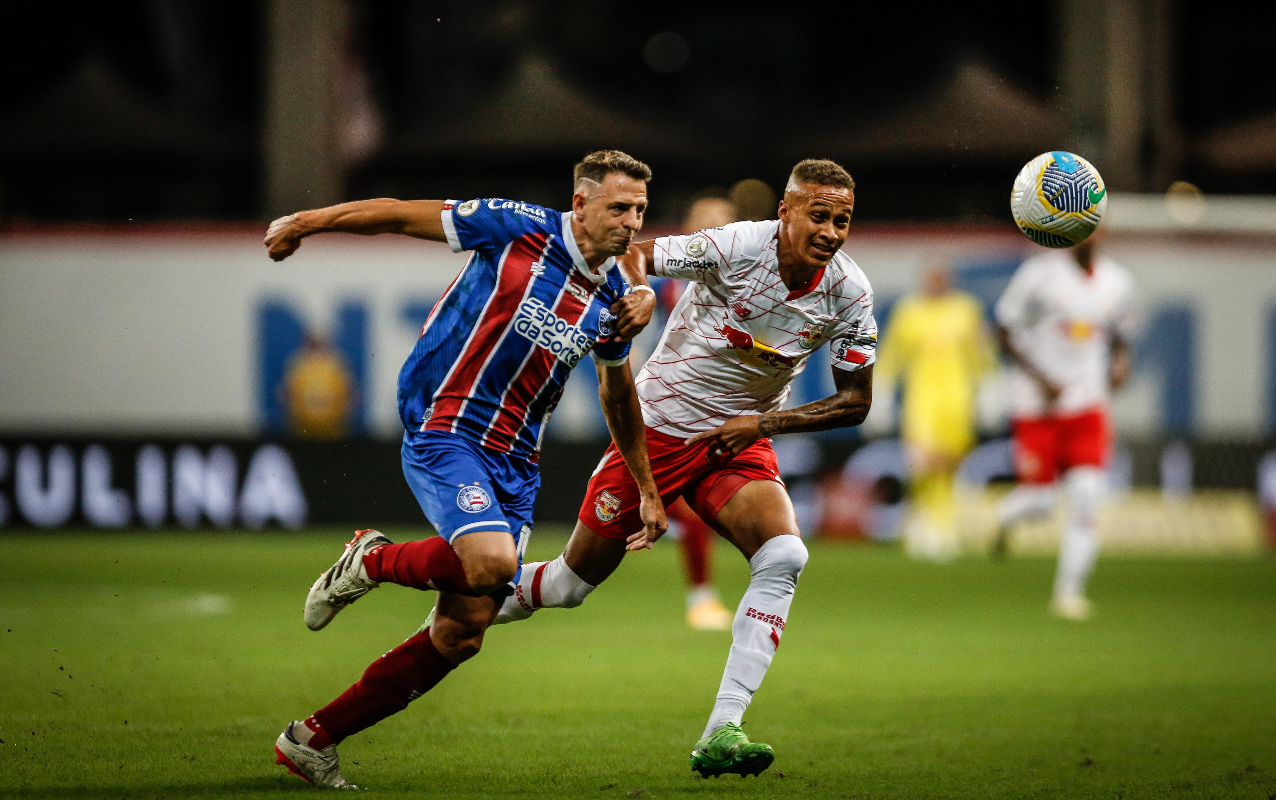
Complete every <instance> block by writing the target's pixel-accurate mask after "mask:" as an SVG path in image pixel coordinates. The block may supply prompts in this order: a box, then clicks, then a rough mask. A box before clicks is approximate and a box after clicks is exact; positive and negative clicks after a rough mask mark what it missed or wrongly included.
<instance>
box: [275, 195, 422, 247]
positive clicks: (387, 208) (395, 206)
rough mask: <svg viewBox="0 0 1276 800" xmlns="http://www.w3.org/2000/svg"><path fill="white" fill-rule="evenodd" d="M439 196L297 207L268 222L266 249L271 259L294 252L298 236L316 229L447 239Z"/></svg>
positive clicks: (365, 234)
mask: <svg viewBox="0 0 1276 800" xmlns="http://www.w3.org/2000/svg"><path fill="white" fill-rule="evenodd" d="M442 215H443V201H442V200H394V199H391V198H388V197H383V198H379V199H376V200H355V201H354V202H352V203H341V204H340V205H335V206H328V207H327V208H315V209H311V210H309V211H298V212H297V213H296V214H289V215H288V216H286V217H280V218H279V219H277V220H275V221H274V222H272V223H270V228H269V229H268V230H267V231H266V239H265V245H266V251H267V253H268V254H269V255H270V257H271V258H272V259H273V260H275V261H283V260H284V259H285V258H287V257H288V256H290V255H292V254H293V253H294V252H296V250H297V248H298V247H300V246H301V240H302V239H304V238H306V237H307V236H313V235H314V234H316V233H357V234H359V235H361V236H373V235H376V234H378V233H401V234H403V235H405V236H414V237H416V238H417V239H430V240H432V241H435V242H445V241H447V235H446V234H445V233H444V232H443V220H442Z"/></svg>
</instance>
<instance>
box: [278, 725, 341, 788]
mask: <svg viewBox="0 0 1276 800" xmlns="http://www.w3.org/2000/svg"><path fill="white" fill-rule="evenodd" d="M297 724H298V723H296V722H289V723H288V727H287V728H284V732H283V733H281V734H279V738H278V739H276V740H275V763H276V764H281V765H283V766H285V767H287V768H288V771H289V772H291V773H292V774H293V775H296V776H297V777H298V778H301V779H302V780H303V781H305V782H306V783H309V784H313V785H315V786H323V787H325V788H329V789H358V788H359V787H358V786H355V785H354V784H353V783H350V782H348V781H347V780H346V779H345V777H343V776H342V774H341V761H340V759H339V758H338V757H337V746H336V745H335V744H334V745H332V746H331V747H326V748H324V749H323V750H315V749H314V748H313V747H306V746H305V745H304V744H302V743H301V742H299V741H297V737H296V736H294V735H293V732H292V730H293V727H294V726H296V725H297Z"/></svg>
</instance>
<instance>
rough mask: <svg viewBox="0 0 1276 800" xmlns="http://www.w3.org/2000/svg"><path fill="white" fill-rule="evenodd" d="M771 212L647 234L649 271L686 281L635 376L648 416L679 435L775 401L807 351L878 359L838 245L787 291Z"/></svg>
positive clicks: (856, 362)
mask: <svg viewBox="0 0 1276 800" xmlns="http://www.w3.org/2000/svg"><path fill="white" fill-rule="evenodd" d="M779 231H780V223H779V221H778V220H770V221H764V222H736V223H732V224H730V225H725V226H723V227H721V228H714V229H712V230H706V231H700V232H699V233H695V234H690V235H687V236H668V237H664V238H660V239H657V240H656V242H655V260H654V264H653V266H652V269H653V272H654V273H655V274H656V275H658V276H662V277H669V278H685V279H687V280H690V281H692V283H691V284H690V285H689V286H688V287H687V290H686V292H684V293H683V295H682V298H681V299H680V300H679V301H678V304H677V306H675V307H674V309H673V312H672V313H671V314H670V315H669V322H668V324H667V325H666V326H665V331H664V334H663V335H662V336H661V339H660V343H659V344H658V345H657V346H656V351H655V353H653V354H652V356H651V358H650V359H649V360H648V361H647V363H646V364H645V365H644V366H643V368H642V371H641V372H640V373H639V375H638V378H637V381H636V383H637V385H638V396H639V398H640V399H641V401H642V413H643V419H644V420H645V421H646V423H647V425H648V426H650V427H652V428H655V429H656V430H659V431H661V432H663V433H667V434H669V435H671V436H678V437H682V438H686V437H689V436H692V435H694V434H696V433H699V432H701V431H707V430H712V429H713V428H715V427H717V426H718V425H721V424H722V423H723V422H725V421H727V420H728V419H731V418H733V417H738V416H741V415H745V414H764V413H767V412H769V411H776V410H778V409H780V408H781V407H782V406H783V405H784V402H785V400H786V399H787V398H788V396H789V386H790V384H792V383H793V380H794V379H795V378H796V377H797V376H798V375H800V374H801V373H802V370H803V369H804V368H805V366H806V359H807V358H808V357H809V356H810V355H811V354H812V353H814V352H815V351H816V350H817V349H818V348H819V347H820V346H821V345H823V344H824V343H825V342H829V343H831V348H832V361H833V366H834V367H835V368H836V369H843V370H857V369H861V368H863V367H865V366H868V365H869V364H872V363H873V362H874V360H875V359H876V348H877V324H876V323H875V322H874V321H873V291H872V289H871V287H870V286H869V283H868V279H867V278H865V277H864V273H863V272H862V271H861V270H860V268H859V267H858V266H856V264H855V262H854V261H852V260H851V258H850V256H848V255H846V254H845V253H843V252H840V251H839V252H838V253H836V254H835V255H834V256H833V259H832V260H831V261H830V262H829V263H828V265H827V266H826V267H824V268H823V269H821V270H820V271H819V272H818V273H816V275H815V276H814V277H813V278H812V280H811V282H810V283H809V284H808V285H806V286H802V287H799V288H797V289H794V290H790V289H789V288H788V287H786V286H785V285H784V281H783V280H781V278H780V272H779V263H778V261H777V259H776V247H777V245H778V244H779V239H778V238H777V237H778V236H779Z"/></svg>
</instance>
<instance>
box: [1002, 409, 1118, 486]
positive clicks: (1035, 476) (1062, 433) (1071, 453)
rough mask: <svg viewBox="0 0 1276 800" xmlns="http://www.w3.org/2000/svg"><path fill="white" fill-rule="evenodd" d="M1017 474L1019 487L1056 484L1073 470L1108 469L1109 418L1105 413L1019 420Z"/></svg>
mask: <svg viewBox="0 0 1276 800" xmlns="http://www.w3.org/2000/svg"><path fill="white" fill-rule="evenodd" d="M1013 427H1014V434H1015V474H1016V475H1017V476H1018V478H1019V482H1020V483H1031V484H1047V483H1054V482H1055V480H1056V479H1057V478H1058V477H1059V473H1061V472H1064V471H1066V470H1068V469H1071V468H1072V467H1082V466H1086V467H1100V468H1102V467H1106V466H1107V464H1108V454H1109V452H1110V451H1111V449H1112V433H1111V428H1110V427H1109V425H1108V415H1107V413H1106V412H1105V411H1103V410H1102V409H1095V410H1093V411H1085V412H1082V413H1080V414H1075V415H1073V416H1067V417H1041V418H1039V419H1017V420H1014V423H1013Z"/></svg>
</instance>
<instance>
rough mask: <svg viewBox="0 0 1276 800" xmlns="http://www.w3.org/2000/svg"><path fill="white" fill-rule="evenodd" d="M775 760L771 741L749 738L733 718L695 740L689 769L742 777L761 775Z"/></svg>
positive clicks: (707, 773) (716, 774) (708, 773)
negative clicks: (759, 741) (756, 740)
mask: <svg viewBox="0 0 1276 800" xmlns="http://www.w3.org/2000/svg"><path fill="white" fill-rule="evenodd" d="M774 760H775V751H774V750H772V749H771V745H769V744H758V743H754V742H750V741H749V737H747V736H745V735H744V731H742V730H740V726H739V725H736V724H735V723H734V722H728V723H727V724H726V725H723V726H722V727H721V728H718V729H717V730H716V731H714V732H713V733H711V734H709V735H708V736H706V737H704V738H703V739H701V740H700V741H698V742H696V748H695V749H694V750H692V751H691V769H693V770H694V771H696V772H699V773H700V775H701V777H704V778H707V777H709V776H710V775H713V776H714V777H717V776H718V775H726V774H735V775H739V776H740V777H742V778H743V777H744V776H746V775H760V774H761V773H762V772H763V770H765V769H766V768H767V767H769V766H771V762H772V761H774Z"/></svg>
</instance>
